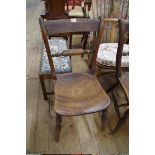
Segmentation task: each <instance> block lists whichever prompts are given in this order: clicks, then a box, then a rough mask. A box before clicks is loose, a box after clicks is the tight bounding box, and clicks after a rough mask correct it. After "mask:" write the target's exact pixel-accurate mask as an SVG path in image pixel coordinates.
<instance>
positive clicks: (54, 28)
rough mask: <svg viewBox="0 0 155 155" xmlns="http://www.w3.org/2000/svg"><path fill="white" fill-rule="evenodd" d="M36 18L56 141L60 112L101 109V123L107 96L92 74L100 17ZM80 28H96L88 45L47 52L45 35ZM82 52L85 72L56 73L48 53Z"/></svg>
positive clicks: (99, 34) (99, 31)
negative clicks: (44, 55)
mask: <svg viewBox="0 0 155 155" xmlns="http://www.w3.org/2000/svg"><path fill="white" fill-rule="evenodd" d="M39 22H40V27H41V32H42V38H43V41H44V44H45V47H46V51H47V56H48V60H49V64H50V69H51V73H52V78H53V84H54V110H55V112H56V128H55V132H56V134H55V140H56V141H59V137H60V131H61V122H62V116H78V115H84V114H90V113H95V112H100V111H101V112H102V117H101V118H102V123H103V124H104V121H105V115H106V111H107V108H108V106H109V104H110V99H109V97H108V95H107V94H106V93H105V91H104V90H103V88H102V87H101V85H100V84H99V82H98V80H97V77H96V75H95V63H96V56H97V51H98V48H99V43H100V40H101V38H102V25H103V20H102V19H86V18H83V19H80V18H77V19H76V21H72V20H71V19H65V20H64V19H61V20H48V21H46V22H43V21H42V19H39ZM81 31H83V32H85V31H89V32H96V34H97V38H96V42H95V45H94V47H93V48H92V49H89V50H83V49H69V50H64V51H63V52H62V53H58V54H52V53H51V52H50V46H49V42H48V36H49V35H52V34H55V33H68V32H81ZM82 54H89V55H90V54H91V55H92V59H91V63H90V65H89V69H90V70H89V71H88V72H84V73H77V72H76V73H75V72H72V73H65V74H56V72H55V68H54V64H53V59H52V57H61V56H65V57H66V56H76V55H82Z"/></svg>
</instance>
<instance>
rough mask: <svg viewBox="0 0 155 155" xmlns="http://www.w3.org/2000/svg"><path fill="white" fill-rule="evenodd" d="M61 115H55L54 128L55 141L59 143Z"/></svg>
mask: <svg viewBox="0 0 155 155" xmlns="http://www.w3.org/2000/svg"><path fill="white" fill-rule="evenodd" d="M61 122H62V119H61V115H58V114H56V127H55V133H56V134H55V141H56V142H59V138H60V132H61Z"/></svg>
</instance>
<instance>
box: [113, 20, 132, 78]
mask: <svg viewBox="0 0 155 155" xmlns="http://www.w3.org/2000/svg"><path fill="white" fill-rule="evenodd" d="M118 24H119V39H118V49H117V55H116V78H119V77H120V76H121V71H122V68H121V60H122V52H123V45H124V43H125V41H126V34H129V22H128V21H127V20H123V19H119V20H118Z"/></svg>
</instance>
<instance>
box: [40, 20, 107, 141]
mask: <svg viewBox="0 0 155 155" xmlns="http://www.w3.org/2000/svg"><path fill="white" fill-rule="evenodd" d="M39 23H40V27H41V32H42V38H43V41H44V44H45V47H46V51H47V56H48V60H49V64H50V68H51V77H52V79H53V80H57V75H56V72H55V69H54V64H53V60H52V57H59V56H73V55H82V54H88V55H93V56H92V59H91V63H90V65H89V69H90V74H92V75H94V74H95V64H96V57H97V52H98V48H99V45H100V42H101V39H102V36H103V31H102V29H103V28H102V27H103V19H102V18H100V19H87V18H85V19H82V18H81V19H80V18H78V19H76V22H72V20H70V19H66V20H64V19H61V20H49V21H46V22H43V19H41V18H40V19H39ZM62 23H63V24H62ZM81 30H82V31H83V32H85V31H86V30H87V31H89V32H96V33H97V38H96V39H95V42H94V48H92V49H91V50H83V49H69V50H64V51H63V52H62V53H60V54H55V55H51V52H50V48H49V44H48V36H50V35H53V34H57V33H66V32H67V33H68V32H79V31H80V32H81ZM108 104H109V103H108ZM96 112H98V111H96ZM106 112H107V107H106V108H105V109H103V110H102V112H101V120H102V127H104V121H105V118H106ZM90 113H92V112H90ZM86 114H88V113H86ZM79 115H80V114H79ZM71 116H74V115H73V114H72V115H71ZM61 122H62V118H61V115H60V114H58V113H56V129H55V130H56V135H55V140H56V141H57V142H58V141H59V137H60V131H61Z"/></svg>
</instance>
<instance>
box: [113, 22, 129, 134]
mask: <svg viewBox="0 0 155 155" xmlns="http://www.w3.org/2000/svg"><path fill="white" fill-rule="evenodd" d="M118 23H119V40H118V49H117V55H116V74H115V77H116V80H117V82H116V83H114V84H113V86H112V87H113V89H114V88H115V87H116V86H117V85H118V84H120V86H121V88H122V90H123V92H124V94H125V98H126V102H127V103H125V104H118V101H117V100H116V97H115V95H114V93H113V89H111V91H112V96H113V99H114V106H115V109H116V112H117V116H118V118H119V120H118V122H117V125H116V127H115V128H114V130H113V133H115V132H116V131H117V130H119V128H120V127H121V125H122V124H123V123H124V122H125V120H126V119H127V118H128V116H129V72H122V67H121V65H122V63H121V59H122V55H123V46H124V43H125V34H126V33H129V22H128V21H125V20H123V19H119V20H118ZM123 106H125V107H126V109H127V110H126V111H125V112H124V114H123V116H121V114H120V110H119V108H120V107H123Z"/></svg>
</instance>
